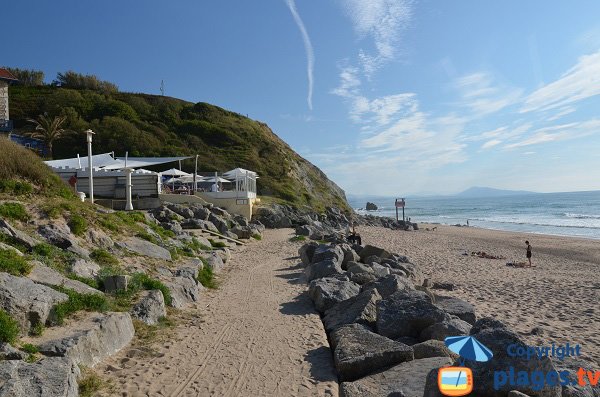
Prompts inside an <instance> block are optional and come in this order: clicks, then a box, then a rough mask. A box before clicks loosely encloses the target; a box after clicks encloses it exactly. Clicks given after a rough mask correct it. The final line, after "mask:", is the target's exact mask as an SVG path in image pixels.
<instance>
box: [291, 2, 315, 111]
mask: <svg viewBox="0 0 600 397" xmlns="http://www.w3.org/2000/svg"><path fill="white" fill-rule="evenodd" d="M286 3H287V6H288V8H289V9H290V12H291V13H292V16H293V17H294V21H295V22H296V25H298V29H300V33H301V34H302V40H303V41H304V49H305V51H306V74H307V77H308V95H307V97H306V102H307V103H308V108H309V109H310V110H312V107H313V106H312V96H313V83H314V78H313V71H314V68H315V52H314V50H313V46H312V43H311V42H310V37H309V36H308V32H307V31H306V27H305V26H304V22H302V18H300V14H298V10H297V9H296V3H295V1H294V0H286Z"/></svg>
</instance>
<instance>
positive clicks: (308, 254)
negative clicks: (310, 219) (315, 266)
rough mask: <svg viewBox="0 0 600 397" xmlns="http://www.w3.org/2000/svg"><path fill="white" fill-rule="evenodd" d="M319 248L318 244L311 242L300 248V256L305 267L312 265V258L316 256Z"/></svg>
mask: <svg viewBox="0 0 600 397" xmlns="http://www.w3.org/2000/svg"><path fill="white" fill-rule="evenodd" d="M318 246H319V244H318V243H316V242H314V241H311V242H310V243H307V244H304V245H303V246H302V247H300V248H298V255H300V259H301V260H302V263H303V264H304V266H307V265H310V264H311V263H312V257H313V255H314V254H315V250H316V249H317V247H318Z"/></svg>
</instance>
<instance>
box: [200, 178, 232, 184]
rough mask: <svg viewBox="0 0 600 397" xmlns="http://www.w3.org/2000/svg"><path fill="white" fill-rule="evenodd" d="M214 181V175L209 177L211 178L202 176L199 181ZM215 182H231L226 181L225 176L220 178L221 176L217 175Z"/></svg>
mask: <svg viewBox="0 0 600 397" xmlns="http://www.w3.org/2000/svg"><path fill="white" fill-rule="evenodd" d="M214 181H215V177H214V176H213V177H211V178H202V181H201V182H214ZM217 182H219V183H231V181H228V180H227V179H225V178H221V177H217Z"/></svg>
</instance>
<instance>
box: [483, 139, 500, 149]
mask: <svg viewBox="0 0 600 397" xmlns="http://www.w3.org/2000/svg"><path fill="white" fill-rule="evenodd" d="M501 143H502V141H501V140H499V139H492V140H491V141H487V142H486V143H484V144H483V145H481V148H482V149H489V148H492V147H494V146H496V145H499V144H501Z"/></svg>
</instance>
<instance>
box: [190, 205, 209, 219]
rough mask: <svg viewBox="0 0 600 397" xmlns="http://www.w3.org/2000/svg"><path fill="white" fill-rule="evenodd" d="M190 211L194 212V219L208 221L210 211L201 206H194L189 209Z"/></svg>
mask: <svg viewBox="0 0 600 397" xmlns="http://www.w3.org/2000/svg"><path fill="white" fill-rule="evenodd" d="M190 209H191V210H192V211H194V218H196V219H199V220H203V221H206V220H208V217H209V215H210V210H209V209H208V208H204V207H202V206H194V207H193V208H190Z"/></svg>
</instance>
